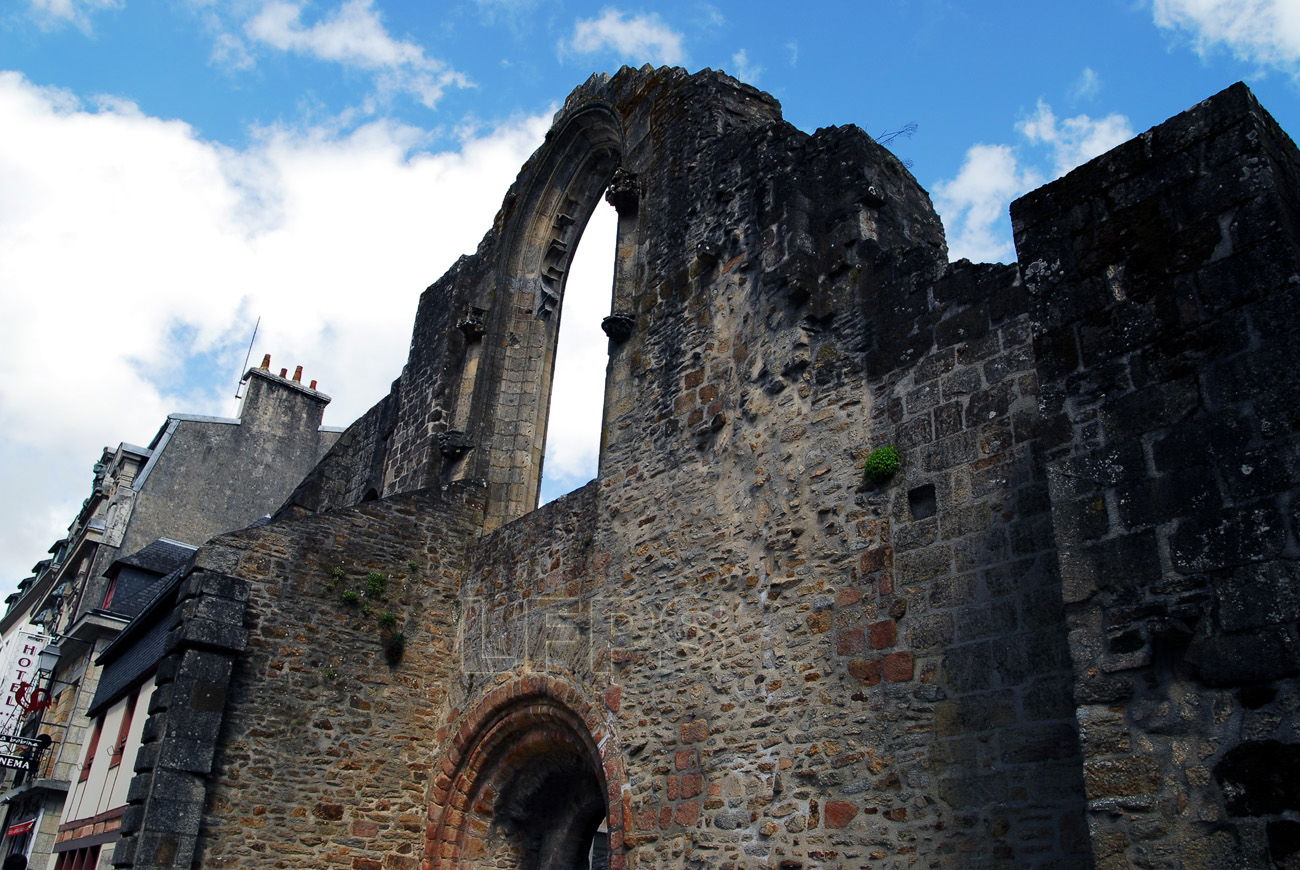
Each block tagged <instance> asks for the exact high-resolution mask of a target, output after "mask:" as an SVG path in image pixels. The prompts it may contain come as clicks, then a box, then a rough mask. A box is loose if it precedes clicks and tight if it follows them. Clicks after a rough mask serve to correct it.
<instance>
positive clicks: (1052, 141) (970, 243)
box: [932, 100, 1133, 263]
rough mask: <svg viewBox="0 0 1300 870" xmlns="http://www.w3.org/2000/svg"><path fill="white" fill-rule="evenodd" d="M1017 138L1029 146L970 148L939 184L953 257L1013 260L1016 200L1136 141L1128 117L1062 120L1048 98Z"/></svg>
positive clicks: (938, 201)
mask: <svg viewBox="0 0 1300 870" xmlns="http://www.w3.org/2000/svg"><path fill="white" fill-rule="evenodd" d="M1016 132H1018V133H1019V134H1020V135H1021V137H1022V141H1021V142H1020V143H1019V144H1018V145H1017V146H1015V147H1013V146H1011V145H973V146H971V147H970V148H969V149H967V151H966V159H965V161H964V162H963V163H962V167H961V169H960V170H959V171H958V173H957V176H956V177H955V178H952V179H949V180H946V181H940V182H937V183H936V184H934V185H933V186H932V190H933V192H934V206H935V210H936V211H938V212H939V214H940V215H941V216H942V217H943V223H944V227H945V228H946V231H947V235H948V255H949V257H950V258H951V259H954V260H957V259H961V258H962V257H965V258H967V259H970V260H974V261H976V262H981V261H983V262H1004V263H1007V262H1011V261H1012V260H1014V259H1015V248H1014V247H1013V245H1012V243H1011V222H1010V220H1009V218H1008V216H1007V210H1008V208H1009V207H1010V205H1011V201H1012V200H1013V199H1015V198H1016V197H1018V196H1021V195H1022V194H1025V193H1028V192H1029V191H1031V190H1033V189H1034V188H1035V187H1038V186H1039V185H1041V184H1044V183H1045V182H1047V181H1050V180H1052V179H1053V178H1058V177H1060V176H1062V175H1064V174H1065V173H1067V172H1069V171H1070V170H1071V169H1073V168H1075V167H1076V166H1078V165H1079V164H1081V163H1084V162H1086V161H1088V160H1091V159H1092V158H1093V157H1096V156H1098V155H1100V154H1104V153H1105V152H1107V151H1109V150H1110V149H1111V148H1114V147H1115V146H1116V145H1119V144H1120V143H1122V142H1125V141H1127V140H1129V139H1131V138H1133V128H1132V126H1131V125H1130V124H1129V121H1128V118H1126V117H1124V116H1123V115H1115V114H1112V115H1107V116H1106V117H1104V118H1097V119H1093V118H1090V117H1089V116H1087V115H1076V116H1074V117H1073V118H1066V119H1064V120H1058V119H1057V117H1056V114H1055V113H1054V112H1053V111H1052V107H1051V106H1049V105H1048V104H1047V103H1046V102H1044V101H1042V100H1039V101H1038V105H1037V107H1036V109H1035V111H1034V114H1033V116H1032V117H1030V118H1027V119H1025V120H1023V121H1020V122H1019V123H1018V124H1016Z"/></svg>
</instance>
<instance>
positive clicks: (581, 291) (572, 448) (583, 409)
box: [542, 200, 618, 498]
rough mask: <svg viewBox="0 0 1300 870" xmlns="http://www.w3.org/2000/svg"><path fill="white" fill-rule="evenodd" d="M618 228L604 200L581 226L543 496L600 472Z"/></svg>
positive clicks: (563, 321) (567, 297) (558, 361)
mask: <svg viewBox="0 0 1300 870" xmlns="http://www.w3.org/2000/svg"><path fill="white" fill-rule="evenodd" d="M617 229H618V214H617V213H616V212H615V211H614V207H613V206H611V205H609V204H608V203H606V202H604V201H603V200H602V201H601V203H600V204H599V205H598V206H597V207H596V211H595V212H594V213H593V214H592V216H591V220H589V221H588V222H587V226H586V229H584V230H583V233H582V239H581V242H580V244H579V245H578V250H577V252H576V253H575V254H574V257H573V264H572V266H571V268H570V270H569V279H568V281H567V283H566V285H565V288H564V304H563V307H562V308H561V311H560V338H559V346H558V347H557V348H556V355H555V381H554V384H553V389H552V392H551V413H550V422H549V424H548V425H547V429H546V461H545V463H544V464H543V466H542V472H543V474H544V479H543V481H542V484H543V494H542V497H543V498H547V497H548V496H550V497H554V496H556V495H563V494H564V493H566V492H569V491H571V490H573V489H576V488H577V487H579V486H582V484H584V483H586V482H587V481H588V480H590V479H591V478H593V477H595V476H596V461H597V457H598V454H599V452H600V424H601V415H602V412H603V410H604V405H605V365H606V363H607V362H608V352H609V351H608V348H609V342H608V340H607V339H606V337H605V333H604V332H602V331H601V328H600V321H601V320H602V319H603V318H604V317H605V315H607V314H609V306H610V294H611V288H612V286H613V282H614V240H615V236H616V231H617Z"/></svg>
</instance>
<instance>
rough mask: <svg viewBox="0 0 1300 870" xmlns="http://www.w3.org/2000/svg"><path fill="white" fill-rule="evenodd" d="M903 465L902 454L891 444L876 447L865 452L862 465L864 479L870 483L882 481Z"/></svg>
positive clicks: (895, 472)
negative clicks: (864, 459) (865, 458)
mask: <svg viewBox="0 0 1300 870" xmlns="http://www.w3.org/2000/svg"><path fill="white" fill-rule="evenodd" d="M902 467H903V454H902V453H899V452H898V448H897V447H895V446H894V445H893V444H888V445H886V446H884V447H877V448H876V449H875V450H873V451H871V452H870V453H868V454H867V461H866V463H865V464H864V465H863V472H864V474H865V476H866V479H867V480H869V481H870V482H872V483H884V482H885V481H887V480H889V478H891V477H893V476H894V475H895V474H897V473H898V469H900V468H902Z"/></svg>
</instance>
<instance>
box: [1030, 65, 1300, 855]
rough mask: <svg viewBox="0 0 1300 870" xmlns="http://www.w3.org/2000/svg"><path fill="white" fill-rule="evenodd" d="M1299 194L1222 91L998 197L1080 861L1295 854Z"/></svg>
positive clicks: (1250, 111)
mask: <svg viewBox="0 0 1300 870" xmlns="http://www.w3.org/2000/svg"><path fill="white" fill-rule="evenodd" d="M1298 182H1300V158H1298V157H1297V153H1296V151H1295V148H1294V146H1293V145H1292V144H1291V142H1290V141H1289V140H1288V139H1287V138H1286V135H1285V134H1284V133H1282V132H1281V131H1280V130H1279V129H1278V128H1277V126H1276V124H1275V123H1274V122H1273V121H1272V119H1271V118H1269V117H1268V115H1267V114H1266V113H1265V112H1264V111H1263V110H1262V109H1261V108H1260V107H1259V106H1258V104H1257V103H1256V102H1255V100H1254V97H1253V96H1251V94H1250V93H1249V91H1247V90H1246V89H1245V87H1244V86H1241V85H1237V86H1234V87H1233V88H1230V89H1229V90H1227V91H1225V92H1223V93H1222V94H1220V95H1218V96H1216V97H1214V98H1212V99H1211V100H1208V101H1206V102H1205V103H1203V104H1201V105H1199V106H1197V107H1195V108H1194V109H1192V110H1189V111H1188V112H1186V113H1184V114H1182V115H1179V116H1178V117H1176V118H1174V119H1172V120H1170V121H1169V122H1167V123H1165V124H1163V125H1161V126H1160V127H1157V128H1155V129H1154V130H1151V131H1149V132H1147V133H1144V134H1143V135H1142V136H1140V137H1138V138H1137V139H1135V140H1133V141H1131V142H1129V143H1127V144H1125V145H1122V146H1120V147H1119V148H1117V149H1115V150H1114V151H1112V152H1110V153H1109V154H1107V155H1104V156H1102V157H1100V158H1098V159H1097V160H1094V161H1092V162H1091V163H1089V164H1087V165H1085V166H1083V167H1081V168H1080V169H1078V170H1076V171H1074V172H1072V173H1070V174H1069V175H1068V176H1066V177H1065V178H1063V179H1061V180H1060V181H1058V182H1055V183H1053V184H1051V185H1048V186H1047V187H1046V188H1043V189H1042V190H1040V191H1037V192H1035V193H1033V194H1031V195H1029V196H1027V197H1026V198H1024V199H1022V200H1020V201H1019V202H1017V203H1016V204H1015V205H1014V206H1013V209H1012V216H1013V220H1014V222H1015V226H1016V235H1017V247H1018V249H1019V252H1020V257H1021V267H1022V271H1023V274H1024V276H1025V281H1026V283H1027V285H1028V288H1029V290H1030V292H1031V294H1032V296H1033V300H1034V304H1033V310H1034V316H1035V320H1036V322H1037V323H1038V324H1039V328H1040V330H1041V331H1040V334H1039V335H1038V337H1037V339H1036V348H1037V351H1038V357H1039V371H1040V376H1041V377H1042V380H1043V384H1042V396H1043V400H1044V412H1045V415H1046V421H1045V422H1046V423H1047V426H1046V428H1047V429H1049V430H1050V431H1051V432H1052V433H1053V436H1052V441H1051V443H1052V447H1051V449H1050V452H1049V454H1048V456H1049V458H1050V459H1052V461H1051V464H1050V465H1049V467H1048V474H1049V477H1050V480H1051V488H1052V508H1053V515H1054V518H1055V533H1056V544H1057V547H1058V548H1059V550H1060V565H1061V573H1062V579H1063V584H1064V594H1065V599H1066V601H1067V603H1068V613H1069V624H1070V635H1069V638H1070V650H1071V654H1072V657H1073V661H1074V673H1075V696H1076V698H1077V701H1078V704H1079V709H1078V718H1079V725H1080V730H1081V735H1082V740H1083V750H1084V777H1085V781H1086V784H1087V795H1088V799H1089V808H1090V824H1091V826H1092V829H1093V847H1094V850H1095V854H1096V857H1097V862H1098V865H1099V866H1102V867H1156V866H1197V867H1201V866H1234V867H1241V866H1267V865H1268V864H1269V862H1270V860H1278V861H1294V860H1295V857H1294V856H1295V855H1296V854H1297V852H1300V836H1298V834H1300V825H1297V823H1296V822H1295V821H1294V820H1293V819H1292V818H1290V817H1289V816H1288V815H1287V814H1291V815H1293V814H1294V812H1295V811H1296V810H1298V809H1300V802H1298V801H1297V792H1296V789H1295V787H1294V784H1295V782H1296V781H1297V780H1296V778H1295V772H1296V770H1297V768H1296V764H1297V759H1300V740H1298V733H1297V728H1298V727H1300V719H1298V718H1297V713H1296V711H1297V709H1300V686H1297V684H1296V680H1295V677H1296V675H1297V673H1298V672H1300V647H1297V640H1298V638H1297V635H1296V619H1297V616H1300V610H1298V609H1297V600H1298V599H1297V597H1296V589H1297V585H1296V583H1297V579H1300V575H1297V570H1296V561H1295V560H1296V558H1297V557H1298V556H1300V548H1298V547H1297V542H1296V541H1297V539H1296V525H1295V524H1296V516H1295V509H1294V506H1295V504H1296V502H1295V495H1296V481H1297V479H1300V478H1298V476H1297V467H1296V464H1295V460H1296V456H1297V453H1296V446H1297V437H1296V433H1297V424H1300V413H1298V412H1297V403H1296V396H1297V395H1300V393H1298V391H1297V386H1300V384H1298V383H1297V377H1296V372H1297V368H1296V366H1295V362H1294V358H1293V353H1292V351H1291V344H1292V342H1293V341H1294V334H1295V326H1296V312H1297V308H1296V304H1297V298H1298V296H1297V292H1298V291H1300V286H1298V282H1300V277H1298V276H1300V222H1297V209H1296V203H1297V202H1298V201H1300V199H1298V198H1297V197H1298V196H1300V184H1298Z"/></svg>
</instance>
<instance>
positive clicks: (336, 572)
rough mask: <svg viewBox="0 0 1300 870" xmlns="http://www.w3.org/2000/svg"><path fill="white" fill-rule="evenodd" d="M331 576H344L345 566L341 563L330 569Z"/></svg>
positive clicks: (337, 578) (336, 577) (339, 577)
mask: <svg viewBox="0 0 1300 870" xmlns="http://www.w3.org/2000/svg"><path fill="white" fill-rule="evenodd" d="M330 576H331V577H333V578H334V579H335V580H339V579H341V578H342V577H343V568H342V567H341V566H339V565H335V566H334V567H333V568H331V569H330Z"/></svg>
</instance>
